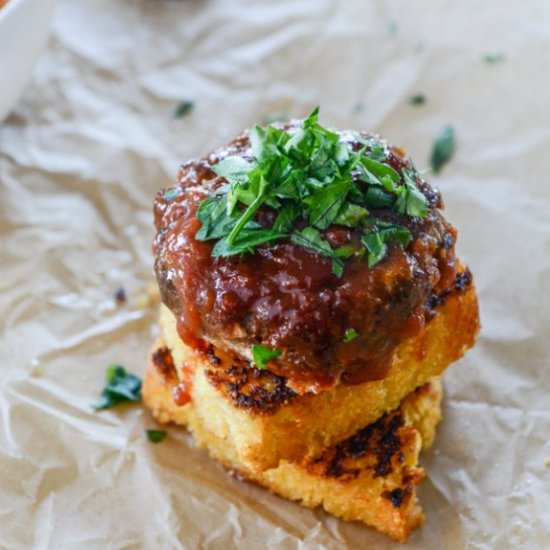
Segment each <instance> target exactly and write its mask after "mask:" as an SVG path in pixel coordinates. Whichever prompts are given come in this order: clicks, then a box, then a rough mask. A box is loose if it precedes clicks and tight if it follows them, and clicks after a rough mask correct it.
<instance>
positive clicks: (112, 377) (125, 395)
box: [92, 365, 141, 411]
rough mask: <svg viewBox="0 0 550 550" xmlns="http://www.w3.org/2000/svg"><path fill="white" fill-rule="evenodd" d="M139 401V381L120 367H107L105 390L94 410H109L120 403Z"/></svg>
mask: <svg viewBox="0 0 550 550" xmlns="http://www.w3.org/2000/svg"><path fill="white" fill-rule="evenodd" d="M140 400H141V380H140V379H139V378H138V377H137V376H134V375H133V374H130V373H129V372H126V369H125V368H124V367H122V366H121V365H109V366H108V367H107V371H106V372H105V388H104V389H103V391H102V392H101V397H100V398H99V401H98V402H97V403H95V404H94V405H92V407H93V408H94V410H96V411H99V410H102V409H110V408H112V407H114V406H116V405H118V404H120V403H125V402H128V401H132V402H137V401H140Z"/></svg>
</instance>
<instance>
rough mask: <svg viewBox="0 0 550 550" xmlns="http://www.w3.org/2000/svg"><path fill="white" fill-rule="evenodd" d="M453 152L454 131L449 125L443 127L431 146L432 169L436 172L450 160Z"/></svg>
mask: <svg viewBox="0 0 550 550" xmlns="http://www.w3.org/2000/svg"><path fill="white" fill-rule="evenodd" d="M454 152H455V133H454V130H453V128H452V127H451V126H446V127H445V128H443V130H442V131H441V133H440V134H439V135H438V136H437V138H436V140H435V141H434V144H433V147H432V156H431V159H430V162H431V166H432V169H433V171H434V172H435V173H436V174H437V173H438V172H439V171H440V170H441V169H442V168H443V166H444V165H445V164H447V162H449V161H450V160H451V158H452V157H453V155H454Z"/></svg>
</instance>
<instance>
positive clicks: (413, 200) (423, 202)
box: [395, 170, 428, 218]
mask: <svg viewBox="0 0 550 550" xmlns="http://www.w3.org/2000/svg"><path fill="white" fill-rule="evenodd" d="M403 177H404V183H403V185H402V186H401V187H400V189H399V194H398V197H397V201H396V203H395V209H396V210H397V211H398V212H399V213H400V214H407V215H408V216H411V217H413V218H423V217H425V216H426V214H427V213H428V201H427V199H426V197H425V196H424V194H423V193H422V192H421V191H420V189H418V187H417V186H416V180H415V177H414V174H412V173H411V172H410V171H408V170H404V171H403Z"/></svg>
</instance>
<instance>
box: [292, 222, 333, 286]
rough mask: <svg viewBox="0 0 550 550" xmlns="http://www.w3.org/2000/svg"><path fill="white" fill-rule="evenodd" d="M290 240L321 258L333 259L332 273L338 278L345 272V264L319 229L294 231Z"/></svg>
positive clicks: (311, 228) (308, 228) (310, 228)
mask: <svg viewBox="0 0 550 550" xmlns="http://www.w3.org/2000/svg"><path fill="white" fill-rule="evenodd" d="M290 240H291V241H292V242H293V243H294V244H297V245H300V246H303V247H304V248H309V249H310V250H313V251H314V252H317V254H319V255H320V256H325V257H327V258H331V259H332V271H333V273H334V274H335V275H337V276H338V277H339V276H340V275H342V272H343V270H344V262H343V261H342V259H341V258H340V257H338V256H337V255H336V253H335V251H334V250H332V247H331V246H330V243H329V242H328V241H327V240H325V239H323V237H321V234H320V233H319V231H317V229H315V228H313V227H306V228H305V229H302V231H294V233H292V235H291V236H290Z"/></svg>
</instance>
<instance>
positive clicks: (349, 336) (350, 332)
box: [344, 328, 359, 343]
mask: <svg viewBox="0 0 550 550" xmlns="http://www.w3.org/2000/svg"><path fill="white" fill-rule="evenodd" d="M358 336H359V333H358V332H357V331H356V330H355V329H354V328H348V329H346V332H345V333H344V342H346V343H348V342H351V341H352V340H355V339H356V338H357V337H358Z"/></svg>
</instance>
